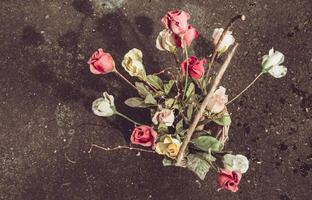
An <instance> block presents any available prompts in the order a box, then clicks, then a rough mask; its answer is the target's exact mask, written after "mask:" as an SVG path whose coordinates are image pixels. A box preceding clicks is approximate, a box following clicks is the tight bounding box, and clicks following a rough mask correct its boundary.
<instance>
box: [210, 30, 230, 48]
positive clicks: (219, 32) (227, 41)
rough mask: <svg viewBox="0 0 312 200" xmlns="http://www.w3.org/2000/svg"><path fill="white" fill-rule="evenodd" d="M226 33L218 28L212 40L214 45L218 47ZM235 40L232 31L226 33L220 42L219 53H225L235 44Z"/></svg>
mask: <svg viewBox="0 0 312 200" xmlns="http://www.w3.org/2000/svg"><path fill="white" fill-rule="evenodd" d="M223 31H224V29H223V28H216V29H215V30H214V31H213V33H212V40H213V44H214V45H215V46H216V45H217V43H218V40H219V38H220V37H221V35H222V32H223ZM234 42H235V38H234V37H233V35H232V31H228V32H226V33H225V35H224V37H223V40H222V41H221V42H220V44H219V47H218V49H217V51H218V52H219V53H224V52H225V51H226V50H227V49H228V48H229V47H230V46H231V45H232V44H234Z"/></svg>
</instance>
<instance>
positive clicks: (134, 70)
mask: <svg viewBox="0 0 312 200" xmlns="http://www.w3.org/2000/svg"><path fill="white" fill-rule="evenodd" d="M142 58H143V54H142V51H141V50H139V49H136V48H133V49H131V50H130V51H128V53H126V55H125V56H124V59H123V61H122V66H123V67H124V69H125V70H126V71H127V72H128V73H129V74H130V75H131V76H136V77H139V78H140V79H145V77H146V72H145V68H144V65H143V60H142Z"/></svg>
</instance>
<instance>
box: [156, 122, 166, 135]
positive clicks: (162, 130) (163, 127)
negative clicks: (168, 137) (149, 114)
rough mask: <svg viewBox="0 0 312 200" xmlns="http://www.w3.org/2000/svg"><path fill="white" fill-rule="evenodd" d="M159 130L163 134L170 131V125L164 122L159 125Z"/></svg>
mask: <svg viewBox="0 0 312 200" xmlns="http://www.w3.org/2000/svg"><path fill="white" fill-rule="evenodd" d="M157 130H158V133H163V134H167V133H169V130H168V127H167V126H166V125H165V124H164V123H160V124H159V125H158V128H157Z"/></svg>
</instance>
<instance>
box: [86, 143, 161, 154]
mask: <svg viewBox="0 0 312 200" xmlns="http://www.w3.org/2000/svg"><path fill="white" fill-rule="evenodd" d="M94 147H95V148H98V149H102V150H104V151H114V150H118V149H129V150H137V151H142V152H149V153H155V151H152V150H146V149H140V148H136V147H129V146H117V147H102V146H99V145H96V144H91V147H90V149H89V151H88V153H91V152H92V150H93V148H94Z"/></svg>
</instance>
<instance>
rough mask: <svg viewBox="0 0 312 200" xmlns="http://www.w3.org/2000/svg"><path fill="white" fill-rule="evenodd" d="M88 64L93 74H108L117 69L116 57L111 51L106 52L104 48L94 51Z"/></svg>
mask: <svg viewBox="0 0 312 200" xmlns="http://www.w3.org/2000/svg"><path fill="white" fill-rule="evenodd" d="M88 64H89V65H90V71H91V72H92V73H93V74H107V73H109V72H112V71H113V70H114V69H115V62H114V59H113V58H112V56H111V55H110V54H109V53H105V52H104V51H103V49H98V50H97V51H96V52H94V53H93V55H92V56H91V58H90V59H89V61H88Z"/></svg>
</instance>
